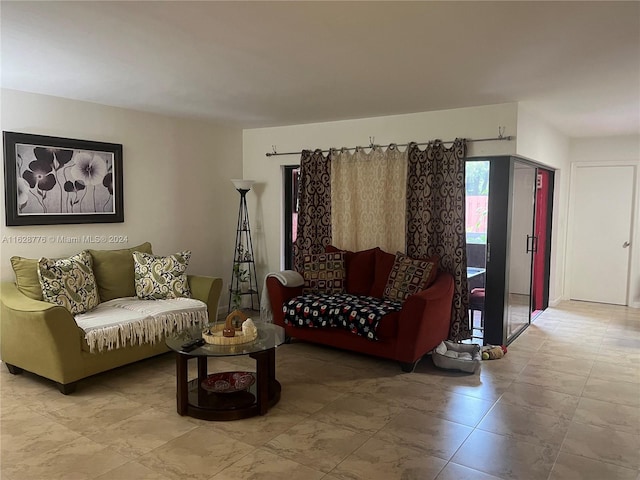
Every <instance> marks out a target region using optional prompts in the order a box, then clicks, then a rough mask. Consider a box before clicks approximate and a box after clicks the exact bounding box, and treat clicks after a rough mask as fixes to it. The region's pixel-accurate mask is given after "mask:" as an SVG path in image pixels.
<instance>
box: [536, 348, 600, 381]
mask: <svg viewBox="0 0 640 480" xmlns="http://www.w3.org/2000/svg"><path fill="white" fill-rule="evenodd" d="M593 363H594V359H593V357H592V356H586V355H585V356H581V355H573V356H572V355H570V354H566V355H565V354H563V353H560V354H556V353H550V352H538V354H537V355H535V356H533V357H532V358H531V360H529V365H530V366H534V367H539V368H543V369H546V370H548V371H550V372H563V373H571V374H574V375H583V376H588V375H589V373H590V372H591V368H592V366H593Z"/></svg>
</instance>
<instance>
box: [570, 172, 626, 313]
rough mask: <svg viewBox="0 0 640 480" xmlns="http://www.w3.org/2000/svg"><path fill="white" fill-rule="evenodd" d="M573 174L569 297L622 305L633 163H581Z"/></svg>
mask: <svg viewBox="0 0 640 480" xmlns="http://www.w3.org/2000/svg"><path fill="white" fill-rule="evenodd" d="M573 174H574V175H573V178H572V181H571V186H572V190H573V193H572V208H571V216H570V218H569V221H570V228H571V240H570V244H569V245H568V254H569V256H570V259H571V263H570V266H571V267H570V270H571V272H570V298H571V299H574V300H585V301H591V302H602V303H612V304H618V305H626V304H627V290H628V281H629V258H630V250H631V247H630V245H629V244H630V242H631V231H632V230H631V227H632V225H631V222H632V220H633V219H632V213H633V185H634V181H635V168H634V167H633V166H632V165H614V166H602V165H596V166H589V165H581V166H576V167H575V168H574V171H573ZM625 245H626V246H625Z"/></svg>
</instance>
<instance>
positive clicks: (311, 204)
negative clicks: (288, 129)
mask: <svg viewBox="0 0 640 480" xmlns="http://www.w3.org/2000/svg"><path fill="white" fill-rule="evenodd" d="M298 188H299V192H298V202H299V203H298V236H297V237H296V241H295V243H294V244H293V266H294V268H295V270H296V271H298V272H302V270H303V268H302V266H303V258H304V255H310V254H315V253H324V247H325V246H326V245H328V244H330V243H331V164H330V162H329V158H328V157H325V156H324V155H322V152H321V151H320V150H315V151H313V152H312V151H310V150H303V152H302V157H301V159H300V180H299V185H298Z"/></svg>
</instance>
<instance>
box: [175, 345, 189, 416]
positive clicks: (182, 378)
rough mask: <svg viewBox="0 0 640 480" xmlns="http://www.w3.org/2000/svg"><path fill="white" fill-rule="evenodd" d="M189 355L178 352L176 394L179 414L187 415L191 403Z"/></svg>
mask: <svg viewBox="0 0 640 480" xmlns="http://www.w3.org/2000/svg"><path fill="white" fill-rule="evenodd" d="M187 360H188V357H187V356H186V355H182V354H180V353H176V395H177V405H178V414H179V415H186V414H187V406H188V404H189V380H188V378H187V373H188V372H187V370H188V368H187V365H188V362H187Z"/></svg>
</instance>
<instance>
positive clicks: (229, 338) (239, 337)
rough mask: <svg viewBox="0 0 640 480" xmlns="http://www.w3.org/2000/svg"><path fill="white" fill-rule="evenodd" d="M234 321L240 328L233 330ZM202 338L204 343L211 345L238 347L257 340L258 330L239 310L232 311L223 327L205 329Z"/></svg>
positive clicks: (215, 326)
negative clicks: (239, 324)
mask: <svg viewBox="0 0 640 480" xmlns="http://www.w3.org/2000/svg"><path fill="white" fill-rule="evenodd" d="M234 321H235V322H240V323H241V327H240V328H235V327H234V325H233V324H234ZM202 338H203V339H204V341H205V342H207V343H211V344H213V345H240V344H242V343H249V342H252V341H254V340H255V339H256V338H258V329H257V328H256V326H255V324H254V323H253V321H252V320H251V319H250V318H248V317H247V316H246V315H245V314H244V313H242V312H241V311H240V310H234V311H233V312H231V313H230V314H229V315H228V316H227V319H226V321H225V323H224V325H214V326H209V327H207V328H205V329H204V330H203V332H202Z"/></svg>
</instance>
